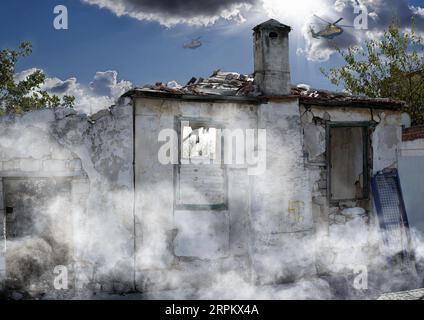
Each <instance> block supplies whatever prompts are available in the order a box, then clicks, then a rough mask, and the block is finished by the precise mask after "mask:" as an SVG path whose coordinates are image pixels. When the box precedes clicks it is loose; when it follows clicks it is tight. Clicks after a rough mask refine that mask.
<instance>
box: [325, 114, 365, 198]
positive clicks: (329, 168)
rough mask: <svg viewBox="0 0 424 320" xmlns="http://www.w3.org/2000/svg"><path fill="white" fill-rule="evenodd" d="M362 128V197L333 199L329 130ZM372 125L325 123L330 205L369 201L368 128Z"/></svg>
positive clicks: (361, 122)
mask: <svg viewBox="0 0 424 320" xmlns="http://www.w3.org/2000/svg"><path fill="white" fill-rule="evenodd" d="M358 127H359V128H362V141H363V150H362V155H363V169H362V173H363V180H364V183H363V184H364V185H363V191H362V197H359V198H353V199H333V195H332V186H331V169H332V163H331V129H334V128H358ZM371 127H372V123H371V122H368V121H358V122H332V121H328V122H327V123H326V164H327V198H328V201H329V203H330V204H332V205H337V204H338V203H340V202H343V201H368V200H370V190H371V169H372V167H371V161H370V154H371V142H370V128H371Z"/></svg>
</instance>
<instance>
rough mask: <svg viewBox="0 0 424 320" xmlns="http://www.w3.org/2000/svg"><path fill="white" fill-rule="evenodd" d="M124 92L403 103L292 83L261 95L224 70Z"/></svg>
mask: <svg viewBox="0 0 424 320" xmlns="http://www.w3.org/2000/svg"><path fill="white" fill-rule="evenodd" d="M123 96H124V97H146V98H149V97H150V98H161V99H167V98H168V99H183V100H199V101H204V100H208V101H216V100H221V101H243V102H252V103H264V102H266V101H269V100H277V99H287V98H298V99H299V100H300V103H301V104H304V105H315V106H335V107H336V106H338V107H344V106H346V107H357V108H381V109H393V110H401V109H402V108H403V107H404V105H405V103H404V102H402V101H398V100H393V99H388V98H387V99H383V98H368V97H366V96H353V95H349V94H346V93H340V92H330V91H325V90H318V89H312V88H310V87H309V86H307V85H298V86H296V87H292V90H291V95H285V96H283V95H282V96H263V95H262V94H261V92H259V91H258V88H257V86H256V85H255V84H254V78H253V76H252V75H243V74H239V73H235V72H223V71H221V70H217V71H214V72H213V74H212V75H211V76H210V77H208V78H206V79H204V78H194V77H193V78H191V79H190V80H189V81H188V82H187V84H186V85H184V86H181V85H179V84H178V83H176V82H175V81H171V82H169V83H167V84H165V83H162V82H158V83H156V84H154V85H146V86H144V87H142V88H134V89H132V90H130V91H128V92H127V93H125V94H124V95H123Z"/></svg>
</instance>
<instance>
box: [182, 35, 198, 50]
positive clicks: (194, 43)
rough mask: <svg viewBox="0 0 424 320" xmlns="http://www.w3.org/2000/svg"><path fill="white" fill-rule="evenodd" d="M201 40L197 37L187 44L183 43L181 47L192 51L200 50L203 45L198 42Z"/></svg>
mask: <svg viewBox="0 0 424 320" xmlns="http://www.w3.org/2000/svg"><path fill="white" fill-rule="evenodd" d="M201 38H202V37H198V38H196V39H193V40H191V41H190V42H188V43H185V44H184V45H183V48H184V49H192V50H195V49H197V48H200V47H201V46H202V45H203V43H202V41H200V39H201Z"/></svg>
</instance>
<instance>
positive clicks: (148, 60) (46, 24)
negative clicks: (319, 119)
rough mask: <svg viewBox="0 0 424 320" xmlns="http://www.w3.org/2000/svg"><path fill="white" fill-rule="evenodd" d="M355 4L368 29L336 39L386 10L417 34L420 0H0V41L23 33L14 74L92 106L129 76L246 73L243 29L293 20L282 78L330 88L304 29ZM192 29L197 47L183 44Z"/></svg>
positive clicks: (11, 41)
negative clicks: (63, 26) (287, 68)
mask: <svg viewBox="0 0 424 320" xmlns="http://www.w3.org/2000/svg"><path fill="white" fill-rule="evenodd" d="M358 4H359V5H361V6H362V7H365V8H366V9H367V11H368V29H367V30H356V29H354V28H346V32H345V33H344V34H343V35H342V36H340V37H339V38H337V39H336V43H337V44H338V45H339V46H341V47H346V46H349V45H356V44H361V43H362V42H363V41H364V40H365V39H367V38H374V37H378V36H379V35H381V31H382V30H384V28H385V27H386V26H387V25H388V24H389V23H390V21H391V20H392V17H393V16H394V15H396V16H397V18H398V19H399V20H400V22H401V24H402V26H404V27H408V26H409V25H410V21H411V17H412V16H415V18H416V25H417V29H418V30H419V31H421V32H423V34H424V0H293V1H292V0H61V1H58V0H43V1H34V0H2V1H1V2H0V30H2V32H1V33H0V48H5V47H16V46H17V45H18V44H19V42H20V41H23V40H29V41H31V42H32V43H33V46H34V53H33V55H32V56H31V57H30V58H27V59H25V61H23V62H22V63H20V64H19V66H18V69H19V70H18V72H19V73H18V74H17V75H16V78H17V79H19V78H22V77H25V75H26V74H28V72H30V71H31V70H33V68H37V69H42V70H43V71H44V72H45V73H46V74H47V75H48V77H49V79H48V81H47V82H46V84H45V88H46V89H48V90H50V91H51V92H52V93H56V94H59V95H61V94H65V93H66V94H73V95H75V96H76V97H77V101H78V105H79V107H80V108H81V109H84V110H85V111H87V112H94V111H96V110H97V109H99V108H101V107H103V106H105V105H108V104H110V103H113V100H114V99H115V98H116V97H117V96H119V95H120V94H122V93H123V92H125V90H128V88H130V87H131V86H141V85H144V84H147V83H154V82H157V81H162V82H168V81H172V80H176V81H177V82H179V83H181V84H185V83H186V82H187V81H188V80H189V79H190V78H191V77H192V76H202V77H206V76H208V75H210V74H211V72H212V71H213V70H216V69H222V70H226V71H236V72H241V73H251V72H252V68H253V67H252V66H253V62H252V38H251V36H252V31H251V29H252V27H253V26H255V25H256V24H258V23H260V22H262V21H264V20H267V19H269V18H275V19H278V20H280V21H281V22H283V23H285V24H289V25H291V26H292V27H293V31H292V33H291V34H290V37H291V38H290V45H291V51H290V54H291V57H290V59H291V65H292V82H293V83H295V84H297V83H307V84H309V85H312V86H313V87H318V88H326V89H334V88H331V86H330V85H329V84H328V81H327V80H326V79H324V78H323V77H322V75H321V74H320V71H319V69H320V67H326V68H328V67H331V66H334V65H339V64H340V63H341V61H340V59H339V58H338V57H337V55H335V54H334V52H333V50H332V47H331V45H330V43H329V42H328V41H326V40H316V39H313V38H311V36H310V32H309V30H310V27H311V26H312V27H314V28H315V29H319V27H320V25H319V23H320V21H319V20H318V19H317V18H314V14H316V15H319V16H321V17H323V18H324V19H326V20H330V21H336V20H338V19H339V18H341V17H343V18H344V20H343V22H342V24H344V25H353V24H354V21H355V18H356V17H357V16H358V13H355V6H357V5H358ZM56 5H65V6H66V7H67V8H68V15H69V29H68V30H56V29H55V28H54V27H53V20H54V18H55V15H54V13H53V8H54V7H55V6H56ZM199 36H201V37H202V40H203V41H204V45H203V46H202V47H201V48H199V49H197V50H189V49H184V48H183V44H184V43H187V42H189V41H190V39H193V38H197V37H199ZM340 90H341V89H340Z"/></svg>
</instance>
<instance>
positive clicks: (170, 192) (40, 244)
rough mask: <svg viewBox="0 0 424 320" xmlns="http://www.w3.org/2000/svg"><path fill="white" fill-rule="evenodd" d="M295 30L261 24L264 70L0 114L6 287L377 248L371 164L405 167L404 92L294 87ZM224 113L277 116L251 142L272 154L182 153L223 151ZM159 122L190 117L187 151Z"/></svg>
mask: <svg viewBox="0 0 424 320" xmlns="http://www.w3.org/2000/svg"><path fill="white" fill-rule="evenodd" d="M289 32H290V27H288V26H285V25H283V24H281V23H279V22H277V21H275V20H270V21H267V22H265V23H263V24H261V25H258V26H257V27H255V29H254V34H253V38H254V39H253V43H254V50H253V51H254V75H253V76H244V75H240V74H237V73H227V72H221V71H216V72H214V73H213V75H212V76H211V77H209V78H207V79H201V78H200V79H196V78H193V79H191V80H190V81H189V83H188V84H187V85H185V86H178V85H176V84H175V83H171V84H169V85H165V84H162V83H157V84H155V85H152V86H146V87H143V88H134V89H133V90H131V91H129V92H127V93H126V94H125V95H124V96H123V97H122V98H121V99H120V101H119V102H118V103H117V105H116V106H113V107H111V108H110V109H108V110H103V111H101V112H100V113H97V114H95V115H91V116H87V115H84V114H79V113H77V112H76V111H74V110H70V109H56V110H42V111H36V112H30V113H27V114H23V115H9V116H4V117H2V118H0V131H1V135H0V191H1V193H0V195H1V197H2V198H1V201H0V217H1V221H2V223H1V230H3V239H4V246H5V250H2V253H1V256H0V275H1V279H3V281H2V283H3V287H4V288H18V289H19V290H21V291H23V290H25V291H28V292H49V291H53V292H54V291H55V290H54V288H53V289H52V286H53V279H55V276H57V275H58V274H59V272H58V270H57V269H55V268H56V267H57V266H66V267H67V270H68V276H69V283H70V284H69V286H70V288H71V289H72V290H73V292H76V291H81V290H82V291H83V290H91V291H96V292H102V291H103V292H120V293H122V292H129V291H134V290H136V291H140V292H149V291H158V290H170V289H183V288H193V287H194V288H199V287H207V286H211V285H214V283H216V281H218V280H217V277H218V276H222V275H225V274H230V275H231V274H236V275H237V276H238V277H240V278H241V279H243V280H244V281H246V282H247V283H251V284H253V285H262V284H264V285H265V284H280V283H289V282H295V281H297V280H299V279H315V278H320V277H323V276H326V277H327V276H329V275H332V274H338V273H343V272H346V270H350V271H352V270H351V269H349V268H350V267H351V265H352V264H359V265H361V264H364V265H366V266H367V265H369V264H372V263H374V262H373V261H374V260H378V259H379V253H378V252H379V251H378V250H379V249H378V245H377V246H375V243H374V242H373V241H372V239H373V236H374V235H375V230H377V229H378V224H377V223H376V222H375V220H376V218H375V214H374V209H373V203H372V195H371V189H370V179H371V177H372V176H373V175H374V174H375V173H377V172H378V171H380V170H383V169H385V168H396V167H397V152H398V150H399V148H400V144H401V141H402V139H401V135H402V127H401V109H402V106H403V104H402V103H401V102H399V101H391V100H388V99H369V98H367V97H354V96H350V95H345V94H338V93H331V92H326V91H320V90H314V89H310V88H307V87H305V86H299V87H292V86H291V85H290V65H289ZM220 129H230V130H233V131H232V132H240V130H241V131H242V132H245V130H247V129H254V130H256V131H257V130H265V131H266V142H265V143H259V138H258V136H256V138H255V141H256V145H255V152H260V151H264V150H265V151H266V169H265V170H264V171H263V172H260V174H256V175H255V174H253V175H252V174H249V169H252V168H251V164H249V163H246V162H245V163H243V161H240V162H235V163H231V164H226V163H219V164H214V163H210V164H204V163H202V164H195V163H191V162H190V161H188V164H187V163H185V162H184V163H183V160H190V159H191V158H196V157H197V158H206V159H212V157H213V158H214V159H216V158H220V157H221V156H222V155H223V154H224V153H225V150H223V149H225V148H226V147H227V146H228V145H227V144H225V143H224V144H223V145H222V146H220V148H218V147H217V141H218V140H219V138H217V137H218V136H217V135H216V132H217V131H218V130H220ZM163 130H174V131H175V132H177V133H178V139H179V140H178V152H177V158H178V159H177V160H176V163H168V164H163V163H161V162H160V161H159V159H158V154H159V153H160V150H161V148H162V147H163V146H164V144H165V143H167V142H169V141H168V140H167V139H166V138H165V139H162V138H161V137H160V136H161V132H162V131H163ZM237 130H239V131H237ZM194 132H195V133H196V134H193V133H194ZM241 139H242V138H241ZM181 140H183V141H181ZM234 141H235V145H237V144H240V143H242V142H243V140H240V136H238V135H237V134H235V135H234ZM262 142H264V141H262ZM199 145H200V148H199ZM261 148H262V149H263V150H260V149H261ZM187 150H189V151H187ZM167 155H168V156H169V154H167ZM241 158H242V159H243V155H242V157H241ZM174 160H175V159H174ZM332 232H334V233H332ZM352 233H353V234H352ZM370 239H371V240H370ZM341 244H343V245H345V246H343V247H342V248H340V246H341ZM346 245H347V246H348V248H349V246H356V247H357V246H359V247H360V248H361V249H360V252H361V254H362V255H361V254H358V255H356V254H355V255H353V253H352V251H351V250H349V249H346ZM6 247H7V248H6ZM332 248H333V249H334V250H336V251H337V250H338V249H341V250H342V255H341V256H340V255H336V254H335V253H334V254H333V251H332ZM362 249H364V250H362ZM361 250H362V251H361ZM364 252H365V253H364ZM369 257H372V258H371V259H373V261H370V260H369ZM23 266H26V268H24V267H23ZM350 271H349V272H350ZM18 289H16V290H18Z"/></svg>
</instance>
